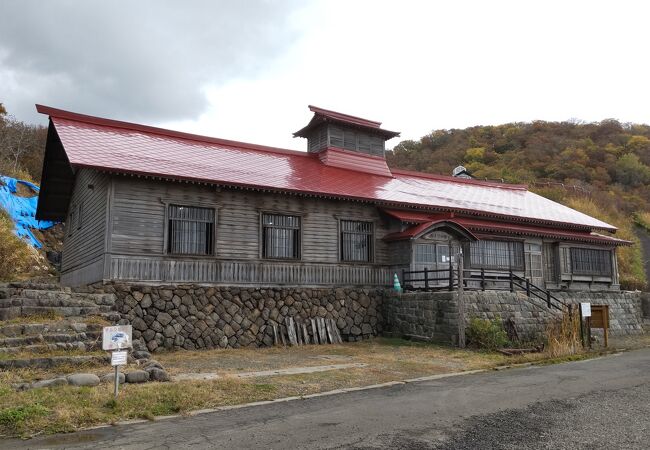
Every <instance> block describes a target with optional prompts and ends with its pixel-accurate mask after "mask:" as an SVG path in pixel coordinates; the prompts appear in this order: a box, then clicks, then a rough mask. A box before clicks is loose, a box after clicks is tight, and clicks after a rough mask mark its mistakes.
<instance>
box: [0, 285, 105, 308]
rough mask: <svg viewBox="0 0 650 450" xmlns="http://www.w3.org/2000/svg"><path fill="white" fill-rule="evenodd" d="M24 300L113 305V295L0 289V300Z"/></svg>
mask: <svg viewBox="0 0 650 450" xmlns="http://www.w3.org/2000/svg"><path fill="white" fill-rule="evenodd" d="M15 298H24V299H30V300H43V301H83V302H90V303H94V304H97V305H108V306H113V305H115V295H114V294H87V293H81V292H69V291H62V290H56V291H55V290H37V289H18V288H0V300H11V299H15Z"/></svg>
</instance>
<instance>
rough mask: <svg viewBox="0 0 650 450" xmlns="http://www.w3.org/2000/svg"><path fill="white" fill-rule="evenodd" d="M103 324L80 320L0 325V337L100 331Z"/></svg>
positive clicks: (94, 332) (93, 332)
mask: <svg viewBox="0 0 650 450" xmlns="http://www.w3.org/2000/svg"><path fill="white" fill-rule="evenodd" d="M102 327H103V325H100V324H96V323H85V322H83V320H80V321H66V320H63V321H57V322H48V323H25V324H10V325H0V337H2V336H4V337H20V336H31V335H38V334H47V333H86V334H93V335H94V334H96V333H101V331H102Z"/></svg>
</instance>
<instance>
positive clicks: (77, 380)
mask: <svg viewBox="0 0 650 450" xmlns="http://www.w3.org/2000/svg"><path fill="white" fill-rule="evenodd" d="M66 378H67V380H68V384H70V385H72V386H97V385H98V384H99V382H100V379H99V377H98V376H97V375H95V374H92V373H75V374H72V375H68V376H67V377H66Z"/></svg>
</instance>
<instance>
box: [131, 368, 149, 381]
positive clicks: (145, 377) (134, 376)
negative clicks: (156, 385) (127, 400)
mask: <svg viewBox="0 0 650 450" xmlns="http://www.w3.org/2000/svg"><path fill="white" fill-rule="evenodd" d="M125 380H126V382H127V383H146V382H147V381H149V372H147V371H146V370H134V371H132V372H128V373H127V374H126V376H125Z"/></svg>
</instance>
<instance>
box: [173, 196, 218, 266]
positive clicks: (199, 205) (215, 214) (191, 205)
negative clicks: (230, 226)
mask: <svg viewBox="0 0 650 450" xmlns="http://www.w3.org/2000/svg"><path fill="white" fill-rule="evenodd" d="M162 204H163V205H164V207H165V223H164V225H163V227H164V232H163V254H164V255H165V256H170V257H174V258H214V257H215V256H216V254H217V224H218V219H219V208H218V207H217V206H215V205H212V204H210V205H208V204H205V203H183V202H176V201H164V202H162ZM171 206H182V207H184V208H201V209H209V210H212V212H213V222H212V227H211V228H212V246H211V249H210V253H209V254H198V253H173V252H171V249H170V245H169V244H170V242H169V238H170V229H169V221H170V220H171V219H170V217H169V216H170V215H169V208H170V207H171Z"/></svg>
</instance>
